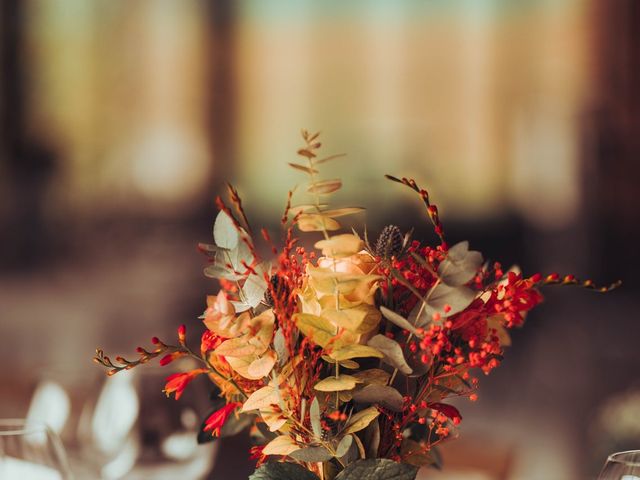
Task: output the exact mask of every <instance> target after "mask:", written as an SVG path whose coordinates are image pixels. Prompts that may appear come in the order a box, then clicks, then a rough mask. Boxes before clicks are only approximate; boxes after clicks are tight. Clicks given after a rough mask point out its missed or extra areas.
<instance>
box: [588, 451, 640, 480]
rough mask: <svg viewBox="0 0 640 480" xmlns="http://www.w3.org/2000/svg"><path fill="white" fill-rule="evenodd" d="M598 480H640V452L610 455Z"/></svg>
mask: <svg viewBox="0 0 640 480" xmlns="http://www.w3.org/2000/svg"><path fill="white" fill-rule="evenodd" d="M598 480H640V450H630V451H628V452H619V453H614V454H612V455H609V458H607V461H606V463H605V465H604V468H603V469H602V472H600V476H599V477H598Z"/></svg>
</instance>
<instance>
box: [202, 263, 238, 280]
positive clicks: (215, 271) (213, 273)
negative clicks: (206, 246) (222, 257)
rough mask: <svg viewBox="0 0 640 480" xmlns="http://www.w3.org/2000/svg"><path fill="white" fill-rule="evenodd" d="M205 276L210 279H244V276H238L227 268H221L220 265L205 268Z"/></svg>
mask: <svg viewBox="0 0 640 480" xmlns="http://www.w3.org/2000/svg"><path fill="white" fill-rule="evenodd" d="M204 274H205V276H207V277H209V278H224V279H226V280H232V281H235V280H240V279H242V278H243V276H242V275H238V274H236V273H234V272H232V271H230V270H229V269H227V268H225V267H221V266H218V265H208V266H206V267H205V268H204Z"/></svg>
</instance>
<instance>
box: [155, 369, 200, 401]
mask: <svg viewBox="0 0 640 480" xmlns="http://www.w3.org/2000/svg"><path fill="white" fill-rule="evenodd" d="M206 372H207V370H206V369H205V368H199V369H197V370H191V371H190V372H184V373H174V374H173V375H169V376H168V377H167V379H166V381H167V383H166V385H165V386H164V390H163V392H164V393H166V394H167V397H168V396H170V395H171V394H172V393H175V394H176V395H175V397H176V400H178V399H180V397H181V396H182V392H183V391H184V389H185V388H186V386H187V385H189V382H191V380H193V379H194V378H195V377H197V376H198V375H200V374H201V373H206Z"/></svg>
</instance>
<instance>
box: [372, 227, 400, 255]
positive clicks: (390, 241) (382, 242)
mask: <svg viewBox="0 0 640 480" xmlns="http://www.w3.org/2000/svg"><path fill="white" fill-rule="evenodd" d="M402 243H403V236H402V232H401V231H400V229H399V228H398V227H397V226H396V225H387V226H386V227H384V228H383V229H382V232H381V233H380V236H379V237H378V240H377V241H376V248H375V253H376V255H377V256H379V257H382V258H391V257H394V256H395V257H397V256H398V255H400V252H401V251H402Z"/></svg>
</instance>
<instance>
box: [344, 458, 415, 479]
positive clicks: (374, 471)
mask: <svg viewBox="0 0 640 480" xmlns="http://www.w3.org/2000/svg"><path fill="white" fill-rule="evenodd" d="M417 474H418V468H417V467H414V466H413V465H409V464H406V463H398V462H394V461H393V460H389V459H388V458H369V459H367V460H358V461H356V462H353V463H351V464H349V465H348V466H347V468H345V469H344V470H343V471H342V472H340V473H339V474H338V476H337V477H336V478H335V480H415V478H416V475H417Z"/></svg>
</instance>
